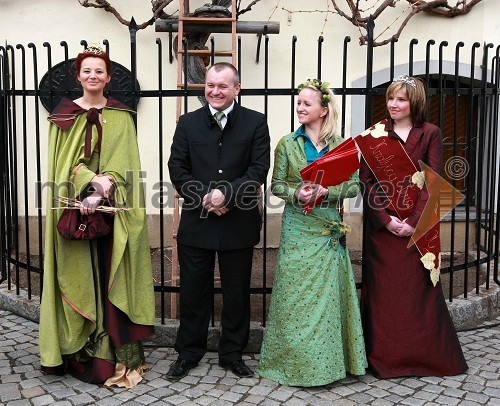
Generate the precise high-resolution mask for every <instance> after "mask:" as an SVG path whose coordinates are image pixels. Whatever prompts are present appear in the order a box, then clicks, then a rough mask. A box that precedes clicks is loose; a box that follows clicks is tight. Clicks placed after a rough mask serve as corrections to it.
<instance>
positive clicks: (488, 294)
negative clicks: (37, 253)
mask: <svg viewBox="0 0 500 406" xmlns="http://www.w3.org/2000/svg"><path fill="white" fill-rule="evenodd" d="M11 287H12V289H11V290H8V289H7V283H6V282H4V283H2V284H1V285H0V309H4V310H8V311H11V312H12V313H14V314H17V315H19V316H21V317H23V318H25V319H28V320H31V321H34V322H36V323H38V322H39V320H40V304H39V303H40V300H39V297H38V296H33V295H32V297H31V299H28V294H27V292H26V291H24V290H21V291H20V294H19V295H17V294H16V288H15V286H12V285H11ZM447 304H448V310H449V311H450V315H451V318H452V320H453V323H454V324H455V328H456V329H457V331H460V330H463V329H467V328H471V327H474V326H477V325H480V324H482V323H483V322H484V321H486V320H490V319H493V318H494V317H495V316H496V315H497V314H498V313H500V286H498V285H497V284H496V283H495V282H494V281H493V280H490V284H489V289H486V284H483V285H481V287H480V289H479V293H478V294H476V293H475V290H474V291H471V292H470V293H469V294H468V295H467V298H464V297H463V295H462V296H460V297H458V298H455V299H453V302H451V303H449V302H447ZM178 327H179V320H170V319H169V320H166V321H165V324H161V323H160V320H159V319H157V324H156V326H155V335H154V336H153V337H152V339H151V340H149V341H148V342H147V343H146V344H150V345H155V346H160V347H173V346H174V342H175V336H176V333H177V328H178ZM219 336H220V334H219V327H218V326H215V327H210V328H209V334H208V350H209V351H216V350H217V346H218V342H219ZM263 336H264V327H262V326H261V324H260V323H257V322H252V323H251V325H250V338H249V343H248V347H247V348H246V350H245V351H246V352H251V353H258V352H260V347H261V344H262V338H263Z"/></svg>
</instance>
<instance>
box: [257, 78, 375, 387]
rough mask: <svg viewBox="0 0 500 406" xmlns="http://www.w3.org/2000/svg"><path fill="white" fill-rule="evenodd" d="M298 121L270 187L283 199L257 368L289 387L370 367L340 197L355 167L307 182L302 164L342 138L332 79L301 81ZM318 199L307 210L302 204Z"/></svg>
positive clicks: (278, 156) (350, 190)
mask: <svg viewBox="0 0 500 406" xmlns="http://www.w3.org/2000/svg"><path fill="white" fill-rule="evenodd" d="M296 110H297V116H298V120H299V122H300V123H301V126H300V127H299V128H298V129H297V130H296V131H295V132H293V133H291V134H288V135H286V136H284V137H283V138H282V139H281V140H280V141H279V143H278V145H277V147H276V150H275V157H274V171H273V178H272V192H273V194H274V195H276V196H278V197H279V198H281V199H283V200H284V201H285V203H286V204H285V208H284V212H283V217H282V225H281V242H280V249H279V255H278V266H277V270H276V278H275V281H274V284H273V293H272V299H271V307H270V310H269V321H268V324H267V328H266V333H265V336H264V341H263V345H262V351H261V359H260V362H259V366H258V368H257V371H258V372H259V374H260V375H261V376H263V377H265V378H268V379H270V380H273V381H276V382H278V383H280V384H282V385H288V386H304V387H306V386H320V385H326V384H329V383H331V382H334V381H336V380H339V379H342V378H344V377H346V375H347V374H348V373H349V374H353V375H363V374H364V373H365V368H366V367H367V361H366V355H365V347H364V342H363V332H362V328H361V318H360V312H359V305H358V299H357V295H356V285H355V282H354V275H353V272H352V268H351V260H350V258H349V252H348V250H347V248H346V246H345V231H346V228H347V227H346V226H345V224H344V223H343V222H342V218H341V215H340V213H339V207H340V206H341V204H342V203H341V202H342V199H344V198H349V197H354V196H356V195H357V194H358V192H359V184H358V181H359V179H358V174H357V172H354V173H353V174H352V175H351V177H350V179H349V181H347V182H344V183H341V184H340V185H336V186H328V187H323V186H321V185H317V184H312V183H303V182H302V178H301V174H300V170H301V169H302V168H304V167H305V166H306V165H307V164H309V163H311V162H313V161H315V160H316V159H317V158H319V157H321V156H322V155H324V154H325V153H326V152H328V151H329V150H331V149H332V148H334V147H335V146H337V145H338V144H340V143H341V142H342V141H343V139H342V138H341V137H339V136H337V135H336V134H337V131H338V124H337V123H338V109H337V106H336V103H335V100H334V95H333V93H332V92H331V90H330V89H329V88H328V83H322V82H320V81H317V80H308V81H307V82H305V83H304V84H302V85H301V86H299V96H298V102H297V109H296ZM317 198H321V199H322V201H323V203H322V204H321V205H317V206H316V207H314V209H313V210H312V211H311V212H310V213H309V214H307V215H304V213H303V210H302V205H303V204H307V203H310V202H314V201H316V199H317Z"/></svg>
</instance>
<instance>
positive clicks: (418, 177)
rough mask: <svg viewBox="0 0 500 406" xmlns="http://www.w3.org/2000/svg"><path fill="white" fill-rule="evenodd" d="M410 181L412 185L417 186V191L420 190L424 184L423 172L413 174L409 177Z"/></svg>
mask: <svg viewBox="0 0 500 406" xmlns="http://www.w3.org/2000/svg"><path fill="white" fill-rule="evenodd" d="M411 181H412V182H413V184H415V185H417V186H418V188H419V189H422V188H423V187H424V183H425V173H424V171H417V172H415V173H414V174H413V175H412V177H411Z"/></svg>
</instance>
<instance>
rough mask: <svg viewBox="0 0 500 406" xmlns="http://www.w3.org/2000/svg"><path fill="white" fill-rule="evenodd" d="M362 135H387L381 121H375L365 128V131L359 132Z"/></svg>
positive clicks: (375, 136) (374, 136)
mask: <svg viewBox="0 0 500 406" xmlns="http://www.w3.org/2000/svg"><path fill="white" fill-rule="evenodd" d="M359 135H361V136H362V137H365V136H367V135H371V136H372V137H373V138H380V137H386V136H387V131H385V124H383V123H377V124H375V125H374V126H373V128H372V127H370V128H367V129H366V130H365V131H363V132H362V133H360V134H359Z"/></svg>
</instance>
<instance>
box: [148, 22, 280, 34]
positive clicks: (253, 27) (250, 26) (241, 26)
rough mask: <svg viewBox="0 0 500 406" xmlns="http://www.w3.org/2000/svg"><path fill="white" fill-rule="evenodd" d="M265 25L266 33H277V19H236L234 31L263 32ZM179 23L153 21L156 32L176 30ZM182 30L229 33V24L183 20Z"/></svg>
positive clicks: (239, 32)
mask: <svg viewBox="0 0 500 406" xmlns="http://www.w3.org/2000/svg"><path fill="white" fill-rule="evenodd" d="M266 26H267V33H268V34H279V32H280V23H279V22H278V21H236V32H237V33H238V34H263V33H264V27H266ZM178 29H179V23H178V21H177V20H173V19H172V20H162V19H157V20H156V22H155V31H156V32H177V31H178ZM184 32H221V33H231V25H230V24H199V23H196V24H193V23H190V22H188V21H185V22H184Z"/></svg>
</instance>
